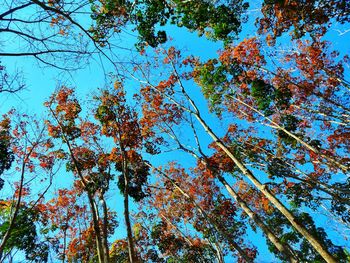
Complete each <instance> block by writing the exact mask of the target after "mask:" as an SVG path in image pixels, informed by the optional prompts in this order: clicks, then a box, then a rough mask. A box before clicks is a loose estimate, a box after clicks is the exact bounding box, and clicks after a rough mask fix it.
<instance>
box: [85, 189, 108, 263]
mask: <svg viewBox="0 0 350 263" xmlns="http://www.w3.org/2000/svg"><path fill="white" fill-rule="evenodd" d="M88 199H89V203H90V209H91V213H92V222H93V227H94V231H95V234H96V247H97V256H98V261H99V262H100V263H107V262H105V261H104V253H103V248H102V237H101V229H100V224H99V222H100V221H99V218H98V211H97V209H96V206H95V201H94V199H93V197H92V196H91V194H90V193H89V192H88Z"/></svg>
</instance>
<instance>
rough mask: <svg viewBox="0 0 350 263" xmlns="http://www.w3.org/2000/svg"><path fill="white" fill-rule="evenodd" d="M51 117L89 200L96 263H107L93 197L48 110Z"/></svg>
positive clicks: (64, 135)
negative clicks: (94, 238)
mask: <svg viewBox="0 0 350 263" xmlns="http://www.w3.org/2000/svg"><path fill="white" fill-rule="evenodd" d="M49 109H50V111H51V113H52V115H53V117H54V118H55V120H56V121H57V124H58V125H59V127H60V129H61V131H62V137H63V142H65V143H66V145H67V147H68V151H69V155H70V157H71V158H72V161H73V164H74V168H75V171H76V173H77V175H78V177H79V179H80V180H81V182H82V184H83V186H84V190H85V192H86V194H87V196H88V200H89V205H90V209H91V214H92V222H93V228H94V231H95V234H96V247H97V255H98V261H99V263H109V262H104V258H105V257H104V253H103V248H102V238H101V229H100V224H99V216H98V211H97V208H96V206H95V200H94V197H93V195H92V194H91V193H90V190H89V188H88V185H87V182H86V180H85V178H84V176H83V174H82V172H81V170H80V169H79V162H78V161H77V159H76V158H75V156H74V153H73V149H72V146H71V143H70V141H69V140H68V138H67V136H66V133H65V130H64V128H63V127H62V124H61V123H60V121H59V120H58V118H57V116H56V114H55V112H54V111H53V110H52V109H51V108H49Z"/></svg>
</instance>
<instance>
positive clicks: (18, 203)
mask: <svg viewBox="0 0 350 263" xmlns="http://www.w3.org/2000/svg"><path fill="white" fill-rule="evenodd" d="M36 145H37V144H36ZM36 145H34V146H33V147H32V149H31V150H30V151H29V152H28V153H27V154H26V155H25V156H24V157H23V162H22V167H21V179H20V184H19V189H18V199H17V201H16V204H15V210H14V212H13V215H12V218H11V219H10V224H9V227H8V228H7V230H6V232H5V234H4V236H3V237H2V240H1V244H0V260H1V262H2V261H3V259H2V255H3V253H4V249H5V246H6V243H7V241H8V239H9V238H10V235H11V233H12V230H13V228H14V226H15V223H16V219H17V216H18V213H19V209H20V206H21V200H22V191H23V184H24V174H25V166H26V163H27V161H28V158H29V156H30V155H31V153H32V152H33V150H34V148H35V146H36Z"/></svg>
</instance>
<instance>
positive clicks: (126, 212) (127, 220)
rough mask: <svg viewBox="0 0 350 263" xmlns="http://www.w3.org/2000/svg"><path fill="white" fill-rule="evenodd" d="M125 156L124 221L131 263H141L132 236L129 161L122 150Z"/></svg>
mask: <svg viewBox="0 0 350 263" xmlns="http://www.w3.org/2000/svg"><path fill="white" fill-rule="evenodd" d="M121 151H122V154H123V176H124V219H125V225H126V232H127V237H128V252H129V261H130V262H131V263H135V262H139V261H138V259H137V257H136V253H135V246H134V239H133V234H132V228H131V223H130V214H129V172H128V168H127V159H126V155H125V150H124V149H121Z"/></svg>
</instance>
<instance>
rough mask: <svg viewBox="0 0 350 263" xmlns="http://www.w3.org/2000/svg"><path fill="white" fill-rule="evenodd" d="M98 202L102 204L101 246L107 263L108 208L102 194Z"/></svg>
mask: <svg viewBox="0 0 350 263" xmlns="http://www.w3.org/2000/svg"><path fill="white" fill-rule="evenodd" d="M100 200H101V202H102V209H103V226H102V230H103V240H102V241H103V242H102V245H103V253H104V261H105V262H107V263H109V261H110V260H109V247H108V208H107V204H106V200H105V198H104V196H103V194H101V196H100Z"/></svg>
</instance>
